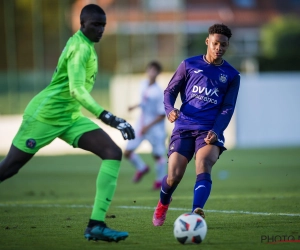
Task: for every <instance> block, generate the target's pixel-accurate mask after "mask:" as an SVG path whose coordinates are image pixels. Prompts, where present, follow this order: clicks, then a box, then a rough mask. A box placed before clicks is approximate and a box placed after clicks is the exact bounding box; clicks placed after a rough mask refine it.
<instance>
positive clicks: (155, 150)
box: [126, 131, 166, 156]
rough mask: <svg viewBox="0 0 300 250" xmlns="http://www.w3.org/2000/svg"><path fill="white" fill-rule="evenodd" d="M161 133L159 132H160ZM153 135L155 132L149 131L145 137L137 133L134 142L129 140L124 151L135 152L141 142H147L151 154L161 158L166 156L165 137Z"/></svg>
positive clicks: (158, 134)
mask: <svg viewBox="0 0 300 250" xmlns="http://www.w3.org/2000/svg"><path fill="white" fill-rule="evenodd" d="M160 132H161V131H160ZM160 132H158V133H155V131H149V132H148V133H146V134H145V135H140V134H139V133H137V134H136V135H135V139H134V140H130V141H128V143H127V146H126V150H128V151H135V150H136V149H137V148H138V146H139V145H140V144H141V143H142V141H144V140H147V141H148V142H149V143H150V144H151V146H152V154H153V155H157V156H163V155H165V154H166V141H165V140H166V135H165V134H163V133H160Z"/></svg>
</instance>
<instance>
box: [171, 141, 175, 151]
mask: <svg viewBox="0 0 300 250" xmlns="http://www.w3.org/2000/svg"><path fill="white" fill-rule="evenodd" d="M174 148H175V142H173V143H172V144H171V146H170V150H173V149H174Z"/></svg>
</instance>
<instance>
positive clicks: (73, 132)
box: [0, 4, 135, 241]
mask: <svg viewBox="0 0 300 250" xmlns="http://www.w3.org/2000/svg"><path fill="white" fill-rule="evenodd" d="M80 24H81V27H80V30H79V31H77V33H75V34H74V35H73V36H72V37H71V38H70V39H69V41H68V42H67V44H66V46H65V48H64V50H63V52H62V54H61V56H60V58H59V61H58V65H57V68H56V70H55V72H54V75H53V77H52V80H51V83H50V84H49V85H48V86H47V87H46V88H45V89H44V90H43V91H41V92H40V93H39V94H38V95H36V96H35V97H34V98H33V99H32V100H31V102H30V103H29V104H28V106H27V107H26V109H25V112H24V116H23V122H22V124H21V127H20V129H19V131H18V133H17V135H16V136H15V138H14V139H13V142H12V145H11V148H10V150H9V152H8V154H7V156H6V157H5V159H4V160H3V161H2V162H1V163H0V182H3V181H4V180H6V179H7V178H9V177H12V176H13V175H15V174H16V173H17V172H18V171H19V170H20V168H22V167H23V166H24V165H25V164H26V163H27V162H28V161H29V160H30V159H31V158H32V157H33V156H34V154H35V153H36V152H37V151H38V150H39V149H41V148H42V147H44V146H46V145H47V144H49V143H51V142H52V141H53V140H54V139H55V138H57V137H58V138H60V139H62V140H64V141H66V142H67V143H69V144H70V145H72V146H73V147H78V148H82V149H84V150H87V151H90V152H92V153H94V154H95V155H97V156H99V157H100V158H101V159H102V163H101V168H100V171H99V174H98V177H97V181H96V197H95V202H94V206H93V210H92V214H91V217H90V220H89V223H88V226H87V229H86V231H85V233H84V236H85V237H86V238H87V239H94V240H104V241H119V240H122V239H125V238H126V237H127V236H128V233H127V232H119V231H115V230H112V229H110V228H108V227H107V226H106V224H105V223H104V220H105V216H106V212H107V210H108V208H109V206H110V203H111V200H112V198H113V195H114V192H115V189H116V185H117V178H118V174H119V169H120V161H121V158H122V151H121V149H120V148H119V147H118V146H117V145H116V144H115V143H114V142H113V141H112V139H111V138H110V137H109V136H108V135H107V134H106V133H105V132H104V131H103V130H102V129H100V128H99V126H98V125H97V124H95V123H93V122H92V121H91V120H90V119H88V118H87V117H84V116H83V115H82V113H81V111H80V109H81V107H82V106H83V107H84V108H86V109H87V110H88V111H90V112H91V113H92V114H94V115H95V116H96V117H98V118H99V119H101V120H102V121H103V122H104V123H106V124H108V125H110V126H112V127H114V128H116V129H118V130H120V131H121V133H122V135H123V137H124V139H129V140H130V139H134V137H135V136H134V130H133V129H132V127H131V125H130V124H128V123H127V122H126V121H125V120H123V119H120V118H118V117H115V116H114V115H112V114H111V113H109V112H107V111H106V110H104V109H103V107H101V106H100V105H99V104H98V103H97V102H96V101H95V100H94V99H93V98H92V96H91V95H90V94H89V92H90V91H91V90H92V88H93V85H94V82H95V78H96V75H97V71H98V63H97V54H96V51H95V48H94V43H97V42H99V40H100V39H101V37H102V35H103V32H104V28H105V25H106V15H105V12H104V11H103V9H102V8H100V7H99V6H97V5H94V4H90V5H87V6H85V7H84V8H83V9H82V11H81V14H80Z"/></svg>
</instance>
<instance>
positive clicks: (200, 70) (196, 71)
mask: <svg viewBox="0 0 300 250" xmlns="http://www.w3.org/2000/svg"><path fill="white" fill-rule="evenodd" d="M194 72H195V73H196V74H198V73H200V72H203V70H202V69H198V70H194Z"/></svg>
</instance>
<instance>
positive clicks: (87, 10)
mask: <svg viewBox="0 0 300 250" xmlns="http://www.w3.org/2000/svg"><path fill="white" fill-rule="evenodd" d="M94 13H97V14H101V15H105V12H104V10H103V9H102V8H101V7H100V6H99V5H96V4H88V5H86V6H84V7H83V8H82V10H81V13H80V22H82V21H84V20H85V18H86V17H87V16H90V15H92V14H94Z"/></svg>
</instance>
